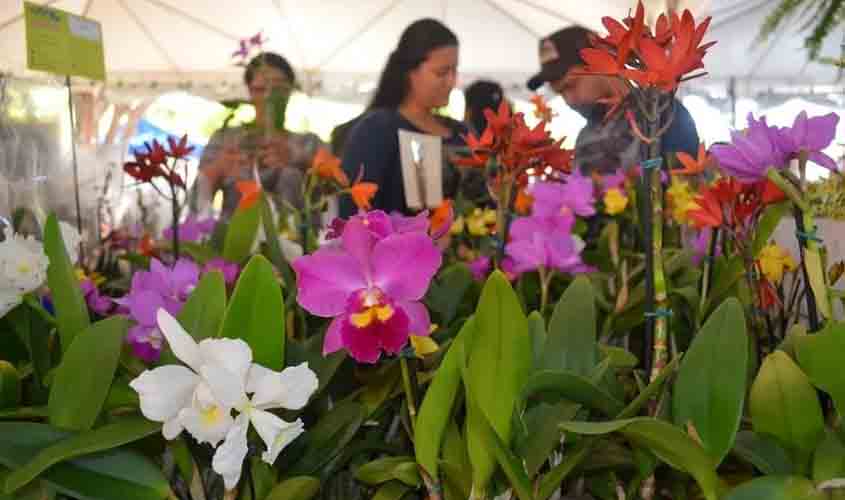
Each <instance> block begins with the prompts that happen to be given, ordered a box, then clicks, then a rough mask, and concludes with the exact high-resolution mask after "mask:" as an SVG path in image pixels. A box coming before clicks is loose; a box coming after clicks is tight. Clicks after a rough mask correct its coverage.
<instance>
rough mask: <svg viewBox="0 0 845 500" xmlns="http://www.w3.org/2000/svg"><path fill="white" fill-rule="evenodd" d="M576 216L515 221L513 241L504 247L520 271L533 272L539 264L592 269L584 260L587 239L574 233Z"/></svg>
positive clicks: (576, 270) (574, 270)
mask: <svg viewBox="0 0 845 500" xmlns="http://www.w3.org/2000/svg"><path fill="white" fill-rule="evenodd" d="M574 223H575V219H574V218H573V217H567V216H561V215H555V216H531V217H522V218H520V219H517V220H516V221H514V223H513V225H512V226H511V242H510V243H508V245H507V247H505V251H506V252H507V254H508V256H509V257H510V258H511V259H513V264H514V268H513V270H514V271H515V272H517V273H524V272H528V271H534V270H536V269H538V268H539V267H541V266H542V267H543V268H545V269H549V270H551V269H557V270H559V271H563V272H567V273H572V274H575V273H584V272H589V271H590V270H591V268H589V267H587V266H585V265H584V263H583V262H582V261H581V255H580V253H581V250H583V248H584V242H583V241H581V239H580V238H578V237H577V236H574V235H573V234H572V228H573V226H574Z"/></svg>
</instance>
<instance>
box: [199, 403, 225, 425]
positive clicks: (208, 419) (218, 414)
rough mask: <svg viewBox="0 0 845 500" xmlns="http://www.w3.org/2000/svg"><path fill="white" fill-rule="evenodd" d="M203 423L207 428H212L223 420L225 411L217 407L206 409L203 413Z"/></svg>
mask: <svg viewBox="0 0 845 500" xmlns="http://www.w3.org/2000/svg"><path fill="white" fill-rule="evenodd" d="M201 418H202V423H203V424H204V425H206V426H212V425H214V424H216V423H217V422H219V421H220V419H222V418H223V411H222V410H220V407H219V406H217V405H212V406H209V407H208V408H204V409H203V410H202V413H201Z"/></svg>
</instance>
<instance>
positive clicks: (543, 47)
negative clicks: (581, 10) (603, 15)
mask: <svg viewBox="0 0 845 500" xmlns="http://www.w3.org/2000/svg"><path fill="white" fill-rule="evenodd" d="M592 33H593V32H592V31H590V30H588V29H587V28H583V27H581V26H570V27H568V28H564V29H562V30H560V31H556V32H554V33H552V34H551V35H549V36H547V37H546V38H543V39H542V40H540V72H539V73H537V74H536V75H534V76H533V77H531V79H530V80H528V84H527V85H528V88H529V89H531V90H537V89H538V88H540V87H542V86H543V84H544V83H547V82H553V81H556V80H560V79H561V78H563V75H565V74H566V72H567V71H569V69H570V68H572V67H573V66H577V65H579V64H584V61H583V59H581V54H580V52H581V49H585V48H588V47H591V46H592V45H591V44H590V36H591V35H592Z"/></svg>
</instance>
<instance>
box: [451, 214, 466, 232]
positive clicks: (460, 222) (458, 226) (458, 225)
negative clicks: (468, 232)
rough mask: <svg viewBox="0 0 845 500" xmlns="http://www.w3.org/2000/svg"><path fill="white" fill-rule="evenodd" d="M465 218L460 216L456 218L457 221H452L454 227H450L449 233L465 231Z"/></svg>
mask: <svg viewBox="0 0 845 500" xmlns="http://www.w3.org/2000/svg"><path fill="white" fill-rule="evenodd" d="M464 225H465V224H464V218H463V217H458V218H457V219H455V222H453V223H452V227H451V228H449V233H451V234H461V233H463V232H464Z"/></svg>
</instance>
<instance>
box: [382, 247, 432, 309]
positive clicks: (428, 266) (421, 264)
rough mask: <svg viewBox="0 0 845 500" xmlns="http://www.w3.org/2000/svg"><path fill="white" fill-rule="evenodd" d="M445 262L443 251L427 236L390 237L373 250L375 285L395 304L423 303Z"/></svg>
mask: <svg viewBox="0 0 845 500" xmlns="http://www.w3.org/2000/svg"><path fill="white" fill-rule="evenodd" d="M442 259H443V256H442V255H441V253H440V250H439V249H438V248H437V247H436V246H435V245H434V242H433V241H431V238H430V237H429V236H428V235H427V234H423V233H404V234H394V235H391V236H388V237H387V238H385V239H383V240H381V241H379V242H378V243H376V245H375V247H374V248H373V254H372V258H371V262H372V266H373V267H372V271H373V274H372V278H373V284H374V285H375V286H377V287H378V288H379V289H381V291H382V292H384V293H385V294H386V295H387V296H388V297H390V298H391V299H392V300H395V301H417V300H420V299H421V298H422V297H423V295H425V292H426V290H428V285H429V283H430V282H431V279H432V278H433V277H434V274H435V273H436V272H437V270H438V269H439V268H440V264H441V262H442Z"/></svg>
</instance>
